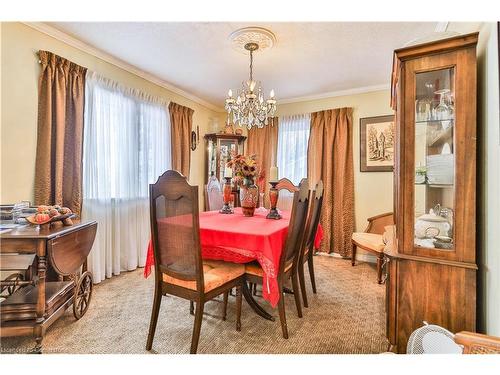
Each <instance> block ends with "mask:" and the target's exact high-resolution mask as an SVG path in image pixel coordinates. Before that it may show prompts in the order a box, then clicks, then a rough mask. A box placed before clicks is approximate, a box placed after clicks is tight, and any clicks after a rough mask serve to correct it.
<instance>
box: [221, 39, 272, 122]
mask: <svg viewBox="0 0 500 375" xmlns="http://www.w3.org/2000/svg"><path fill="white" fill-rule="evenodd" d="M258 48H259V45H258V44H257V43H254V42H250V43H247V44H245V49H246V50H247V51H249V52H250V79H249V80H248V81H245V82H242V87H241V89H240V90H238V92H237V95H236V97H233V91H232V90H231V89H230V90H229V92H228V93H227V98H226V105H225V107H224V108H225V110H226V111H227V121H228V124H229V123H230V121H231V118H232V122H233V124H235V125H239V126H246V127H247V128H248V129H251V128H252V127H257V128H263V127H264V126H265V125H267V124H268V117H273V116H274V114H275V113H276V99H275V97H274V90H271V92H270V94H269V99H265V98H264V94H263V93H262V87H261V85H260V82H258V81H255V80H254V79H253V52H254V51H256V50H257V49H258Z"/></svg>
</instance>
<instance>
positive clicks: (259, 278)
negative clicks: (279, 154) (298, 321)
mask: <svg viewBox="0 0 500 375" xmlns="http://www.w3.org/2000/svg"><path fill="white" fill-rule="evenodd" d="M308 208H309V184H308V182H307V179H305V178H304V179H303V180H302V181H301V182H300V185H299V188H298V191H296V192H295V193H294V197H293V205H292V212H291V215H290V225H289V227H288V234H287V238H286V241H285V245H284V247H283V251H282V253H281V258H280V264H279V270H278V288H279V289H278V290H279V291H280V299H279V301H278V312H279V317H280V322H281V329H282V332H283V337H284V338H285V339H288V328H287V323H286V315H285V301H284V294H283V286H284V283H285V281H286V280H288V279H291V280H292V288H293V294H294V297H295V306H296V307H297V314H298V316H299V318H302V306H301V305H302V304H301V302H300V291H299V283H298V278H297V263H298V258H299V253H300V251H301V249H302V244H303V240H304V235H305V234H304V228H305V226H306V221H307V212H308ZM245 275H246V279H247V281H249V282H250V283H256V284H257V283H258V284H262V282H263V275H264V271H263V270H262V267H260V265H259V264H258V263H248V264H246V265H245Z"/></svg>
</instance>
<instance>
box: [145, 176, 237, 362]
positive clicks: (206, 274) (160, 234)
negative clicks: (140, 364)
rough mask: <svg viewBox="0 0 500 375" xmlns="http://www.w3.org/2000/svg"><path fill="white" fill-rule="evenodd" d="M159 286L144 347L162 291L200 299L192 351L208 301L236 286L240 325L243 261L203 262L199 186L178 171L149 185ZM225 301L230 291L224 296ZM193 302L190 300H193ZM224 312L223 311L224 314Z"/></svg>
mask: <svg viewBox="0 0 500 375" xmlns="http://www.w3.org/2000/svg"><path fill="white" fill-rule="evenodd" d="M149 199H150V215H151V234H152V243H153V253H154V258H155V290H154V301H153V308H152V312H151V321H150V325H149V334H148V339H147V343H146V349H147V350H151V347H152V345H153V338H154V334H155V331H156V324H157V322H158V314H159V311H160V304H161V299H162V296H163V295H167V294H171V295H174V296H177V297H180V298H184V299H187V300H189V301H193V302H195V303H196V313H195V321H194V328H193V336H192V339H191V353H192V354H194V353H196V351H197V348H198V340H199V337H200V329H201V322H202V318H203V309H204V305H205V302H207V301H210V300H211V299H213V298H214V297H216V296H218V295H220V294H223V293H227V292H228V291H229V290H230V289H231V288H234V287H235V288H236V307H237V308H236V314H237V316H236V330H237V331H240V330H241V298H242V296H241V285H242V283H243V279H244V274H245V268H244V266H243V265H241V264H235V263H226V262H222V261H202V257H201V244H200V224H199V209H198V187H197V186H191V185H189V184H188V182H187V180H186V177H184V176H182V175H181V174H180V173H179V172H177V171H171V170H170V171H167V172H165V173H164V174H163V175H161V176H160V177H159V178H158V181H157V182H156V183H155V184H151V185H150V186H149ZM225 299H226V300H227V296H225ZM191 306H192V305H191ZM224 314H225V313H224Z"/></svg>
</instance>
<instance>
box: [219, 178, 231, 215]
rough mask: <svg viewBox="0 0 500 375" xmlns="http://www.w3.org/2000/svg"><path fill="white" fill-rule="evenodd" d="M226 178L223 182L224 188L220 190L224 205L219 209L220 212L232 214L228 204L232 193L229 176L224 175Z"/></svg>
mask: <svg viewBox="0 0 500 375" xmlns="http://www.w3.org/2000/svg"><path fill="white" fill-rule="evenodd" d="M224 178H225V179H226V182H225V184H224V189H223V192H222V194H223V195H222V198H223V200H224V206H222V208H221V209H220V211H219V212H220V213H221V214H234V211H233V209H232V208H231V206H230V205H229V203H230V202H231V195H232V194H233V192H232V188H231V177H224Z"/></svg>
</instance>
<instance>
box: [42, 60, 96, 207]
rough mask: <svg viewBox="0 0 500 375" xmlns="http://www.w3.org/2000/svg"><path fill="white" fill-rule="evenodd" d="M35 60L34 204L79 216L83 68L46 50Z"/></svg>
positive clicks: (83, 97) (83, 90)
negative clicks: (37, 71) (38, 66)
mask: <svg viewBox="0 0 500 375" xmlns="http://www.w3.org/2000/svg"><path fill="white" fill-rule="evenodd" d="M39 58H40V61H41V66H42V70H41V72H40V77H39V82H38V138H37V148H36V169H35V203H36V204H59V205H62V206H67V207H69V208H70V209H71V210H72V211H73V212H74V213H76V214H79V213H80V210H81V204H82V153H83V113H84V104H85V74H86V72H87V69H86V68H84V67H81V66H79V65H77V64H74V63H72V62H70V61H68V60H66V59H64V58H62V57H60V56H57V55H54V54H53V53H51V52H47V51H39Z"/></svg>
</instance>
